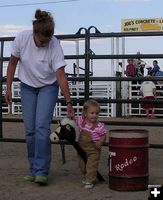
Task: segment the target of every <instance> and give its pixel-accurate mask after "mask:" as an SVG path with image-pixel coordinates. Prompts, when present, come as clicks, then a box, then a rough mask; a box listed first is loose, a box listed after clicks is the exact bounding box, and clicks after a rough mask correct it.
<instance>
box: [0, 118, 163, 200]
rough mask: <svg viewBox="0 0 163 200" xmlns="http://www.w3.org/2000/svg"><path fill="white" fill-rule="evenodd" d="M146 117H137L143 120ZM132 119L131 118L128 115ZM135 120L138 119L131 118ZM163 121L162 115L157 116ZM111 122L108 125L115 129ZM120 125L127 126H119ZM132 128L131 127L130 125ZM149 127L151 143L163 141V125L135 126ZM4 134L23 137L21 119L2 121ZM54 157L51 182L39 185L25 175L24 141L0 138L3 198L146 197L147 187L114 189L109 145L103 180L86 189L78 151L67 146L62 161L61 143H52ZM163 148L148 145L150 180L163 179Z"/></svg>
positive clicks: (90, 199) (76, 199)
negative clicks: (143, 189) (137, 189)
mask: <svg viewBox="0 0 163 200" xmlns="http://www.w3.org/2000/svg"><path fill="white" fill-rule="evenodd" d="M142 119H143V120H146V119H145V118H141V119H136V120H140V121H142ZM127 120H129V119H127ZM131 120H135V119H131ZM156 121H161V119H156ZM114 128H115V126H109V127H108V129H109V130H110V129H114ZM117 128H125V127H118V126H116V129H117ZM131 128H132V127H131ZM136 128H141V129H147V130H149V143H152V144H155V143H156V144H158V143H159V144H163V136H162V134H163V133H162V132H163V127H136ZM3 137H4V138H8V137H10V138H24V129H23V124H22V123H15V122H14V123H11V122H10V123H7V122H4V123H3ZM52 152H53V160H52V164H51V172H50V176H49V184H48V186H44V187H40V186H37V185H36V184H35V183H28V182H25V181H24V180H23V177H24V176H25V175H27V173H28V163H27V159H26V146H25V143H15V142H0V200H36V199H39V200H45V199H46V200H57V199H58V200H83V199H85V200H121V199H122V200H123V199H125V200H145V199H148V191H133V192H126V191H125V192H124V191H123V192H119V191H115V190H111V189H110V188H109V184H108V180H109V177H108V147H107V146H104V147H102V155H101V161H100V166H99V172H100V173H101V174H102V175H103V177H104V178H105V182H104V183H100V184H97V185H96V186H95V187H94V188H93V189H91V190H86V189H84V188H83V185H82V183H81V178H82V177H81V174H80V171H79V169H78V163H77V157H76V151H75V150H74V148H73V147H72V146H70V145H66V146H65V154H66V163H65V164H63V163H62V155H61V148H60V145H56V144H53V145H52ZM162 166H163V150H162V149H152V148H150V149H149V184H151V185H153V184H157V185H158V184H162V183H163V171H162V169H163V167H162Z"/></svg>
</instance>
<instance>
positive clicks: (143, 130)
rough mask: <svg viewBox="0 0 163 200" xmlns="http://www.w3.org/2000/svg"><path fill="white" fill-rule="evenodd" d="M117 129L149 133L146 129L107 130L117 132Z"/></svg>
mask: <svg viewBox="0 0 163 200" xmlns="http://www.w3.org/2000/svg"><path fill="white" fill-rule="evenodd" d="M117 131H121V132H125V133H126V132H140V133H149V131H148V130H146V129H136V128H134V129H127V128H126V129H110V130H109V132H117Z"/></svg>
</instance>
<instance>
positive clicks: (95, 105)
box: [82, 99, 100, 118]
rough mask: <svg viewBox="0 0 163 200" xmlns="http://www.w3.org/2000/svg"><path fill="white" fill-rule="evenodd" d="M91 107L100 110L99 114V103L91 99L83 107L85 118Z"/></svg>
mask: <svg viewBox="0 0 163 200" xmlns="http://www.w3.org/2000/svg"><path fill="white" fill-rule="evenodd" d="M91 106H92V107H96V108H98V109H99V112H100V105H99V103H98V102H97V101H96V100H94V99H89V100H87V101H86V102H85V103H84V105H83V111H82V116H83V118H85V115H86V112H87V110H88V108H90V107H91Z"/></svg>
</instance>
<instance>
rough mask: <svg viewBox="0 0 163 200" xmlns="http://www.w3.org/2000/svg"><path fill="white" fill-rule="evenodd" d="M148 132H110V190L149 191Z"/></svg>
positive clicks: (135, 130)
mask: <svg viewBox="0 0 163 200" xmlns="http://www.w3.org/2000/svg"><path fill="white" fill-rule="evenodd" d="M148 147H149V144H148V131H147V130H142V129H114V130H110V131H109V162H108V165H109V174H108V175H109V188H110V189H113V190H118V191H138V190H147V189H148Z"/></svg>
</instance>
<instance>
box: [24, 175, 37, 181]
mask: <svg viewBox="0 0 163 200" xmlns="http://www.w3.org/2000/svg"><path fill="white" fill-rule="evenodd" d="M24 180H25V181H29V182H34V181H35V177H34V176H30V175H27V176H24Z"/></svg>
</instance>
